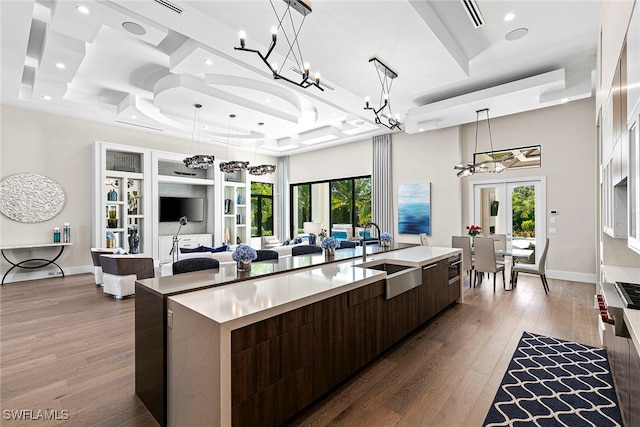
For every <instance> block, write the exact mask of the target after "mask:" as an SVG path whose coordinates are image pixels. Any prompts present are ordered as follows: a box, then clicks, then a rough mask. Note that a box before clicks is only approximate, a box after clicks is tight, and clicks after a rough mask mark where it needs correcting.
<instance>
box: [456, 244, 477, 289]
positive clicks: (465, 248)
mask: <svg viewBox="0 0 640 427" xmlns="http://www.w3.org/2000/svg"><path fill="white" fill-rule="evenodd" d="M451 247H452V248H459V249H462V268H463V269H464V270H465V271H466V272H467V274H468V275H469V287H471V286H472V285H473V287H474V288H475V282H474V280H473V275H474V273H475V271H474V266H473V258H472V256H471V239H470V238H469V236H451Z"/></svg>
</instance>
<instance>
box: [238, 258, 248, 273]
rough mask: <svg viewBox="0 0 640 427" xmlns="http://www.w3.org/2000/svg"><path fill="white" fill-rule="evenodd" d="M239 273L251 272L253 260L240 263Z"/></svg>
mask: <svg viewBox="0 0 640 427" xmlns="http://www.w3.org/2000/svg"><path fill="white" fill-rule="evenodd" d="M238 271H251V260H247V261H238Z"/></svg>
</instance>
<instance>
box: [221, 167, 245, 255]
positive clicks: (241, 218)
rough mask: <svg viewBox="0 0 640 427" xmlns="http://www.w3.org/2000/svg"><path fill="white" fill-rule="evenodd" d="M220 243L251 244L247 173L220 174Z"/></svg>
mask: <svg viewBox="0 0 640 427" xmlns="http://www.w3.org/2000/svg"><path fill="white" fill-rule="evenodd" d="M221 178H222V179H221V181H222V206H221V209H222V218H223V224H224V226H223V235H222V241H223V242H229V243H230V244H231V245H237V244H251V188H250V183H249V179H248V173H247V172H246V171H245V172H237V173H222V172H221Z"/></svg>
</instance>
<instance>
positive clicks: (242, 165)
mask: <svg viewBox="0 0 640 427" xmlns="http://www.w3.org/2000/svg"><path fill="white" fill-rule="evenodd" d="M235 118H236V115H235V114H229V131H228V133H227V158H228V157H229V140H230V139H231V121H232V120H233V119H235ZM248 167H249V162H244V161H241V160H231V161H228V162H220V171H221V172H224V173H236V172H244V171H245V170H247V168H248Z"/></svg>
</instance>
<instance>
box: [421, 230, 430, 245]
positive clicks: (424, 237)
mask: <svg viewBox="0 0 640 427" xmlns="http://www.w3.org/2000/svg"><path fill="white" fill-rule="evenodd" d="M420 245H421V246H431V245H430V244H429V237H428V236H427V233H420Z"/></svg>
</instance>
